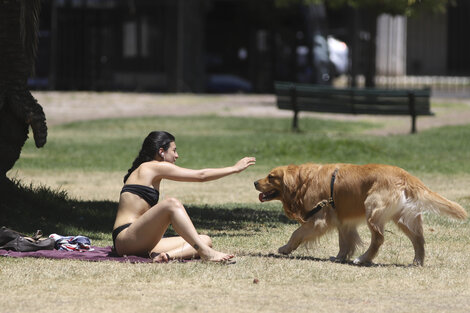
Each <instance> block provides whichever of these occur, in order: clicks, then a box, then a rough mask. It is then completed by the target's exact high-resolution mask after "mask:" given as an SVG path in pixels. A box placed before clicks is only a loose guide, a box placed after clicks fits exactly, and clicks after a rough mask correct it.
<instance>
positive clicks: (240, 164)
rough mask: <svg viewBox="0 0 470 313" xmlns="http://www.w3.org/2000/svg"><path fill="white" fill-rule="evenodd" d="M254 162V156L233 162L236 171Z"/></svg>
mask: <svg viewBox="0 0 470 313" xmlns="http://www.w3.org/2000/svg"><path fill="white" fill-rule="evenodd" d="M255 163H256V158H255V157H244V158H243V159H241V160H240V161H238V162H237V163H236V164H235V166H234V167H235V169H236V171H237V173H239V172H241V171H243V170H245V169H246V168H247V167H248V166H251V165H254V164H255Z"/></svg>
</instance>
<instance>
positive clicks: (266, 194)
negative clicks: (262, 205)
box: [259, 189, 279, 202]
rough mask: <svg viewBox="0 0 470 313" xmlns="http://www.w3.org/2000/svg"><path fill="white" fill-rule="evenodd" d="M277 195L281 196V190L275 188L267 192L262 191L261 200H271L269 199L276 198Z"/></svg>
mask: <svg viewBox="0 0 470 313" xmlns="http://www.w3.org/2000/svg"><path fill="white" fill-rule="evenodd" d="M277 196H279V191H277V190H276V189H273V190H270V191H267V192H262V193H260V194H259V201H261V202H264V201H269V200H272V199H274V198H276V197H277Z"/></svg>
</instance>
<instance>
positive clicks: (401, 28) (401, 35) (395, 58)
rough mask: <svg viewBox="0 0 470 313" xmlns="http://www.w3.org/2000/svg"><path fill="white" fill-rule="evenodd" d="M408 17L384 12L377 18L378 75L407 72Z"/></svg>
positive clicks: (403, 73) (398, 74) (396, 74)
mask: <svg viewBox="0 0 470 313" xmlns="http://www.w3.org/2000/svg"><path fill="white" fill-rule="evenodd" d="M406 24H407V21H406V18H405V17H404V16H391V15H388V14H382V15H380V16H379V18H378V19H377V53H376V70H377V72H376V73H377V75H384V76H400V75H405V74H406V37H407V36H406Z"/></svg>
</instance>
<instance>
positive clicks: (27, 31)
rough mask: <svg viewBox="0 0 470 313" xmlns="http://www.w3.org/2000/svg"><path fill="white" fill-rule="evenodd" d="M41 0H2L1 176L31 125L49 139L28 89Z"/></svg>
mask: <svg viewBox="0 0 470 313" xmlns="http://www.w3.org/2000/svg"><path fill="white" fill-rule="evenodd" d="M39 9H40V0H21V1H0V151H1V153H0V178H1V179H4V178H5V177H6V173H7V171H9V170H10V169H11V168H12V167H13V165H14V164H15V162H16V161H17V160H18V159H19V157H20V153H21V149H22V147H23V145H24V143H25V141H26V139H27V138H28V129H29V126H31V128H32V130H33V133H34V140H35V143H36V146H37V147H38V148H39V147H42V146H44V144H45V143H46V138H47V126H46V118H45V115H44V112H43V110H42V107H41V106H40V105H39V104H38V103H37V101H36V99H34V97H33V96H32V95H31V93H30V92H29V90H28V89H27V79H28V77H29V76H30V75H31V74H32V72H33V66H34V57H35V54H36V47H37V31H38V23H39Z"/></svg>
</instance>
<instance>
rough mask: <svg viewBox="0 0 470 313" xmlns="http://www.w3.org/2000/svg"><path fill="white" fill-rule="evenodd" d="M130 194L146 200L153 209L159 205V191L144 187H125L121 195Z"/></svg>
mask: <svg viewBox="0 0 470 313" xmlns="http://www.w3.org/2000/svg"><path fill="white" fill-rule="evenodd" d="M123 192H130V193H133V194H135V195H138V196H139V197H141V198H142V199H144V200H145V201H146V202H147V203H148V204H149V205H150V206H151V207H152V206H154V205H155V204H157V203H158V197H159V196H160V193H159V192H158V190H156V189H154V188H152V187H147V186H143V185H124V187H122V190H121V193H123Z"/></svg>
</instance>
